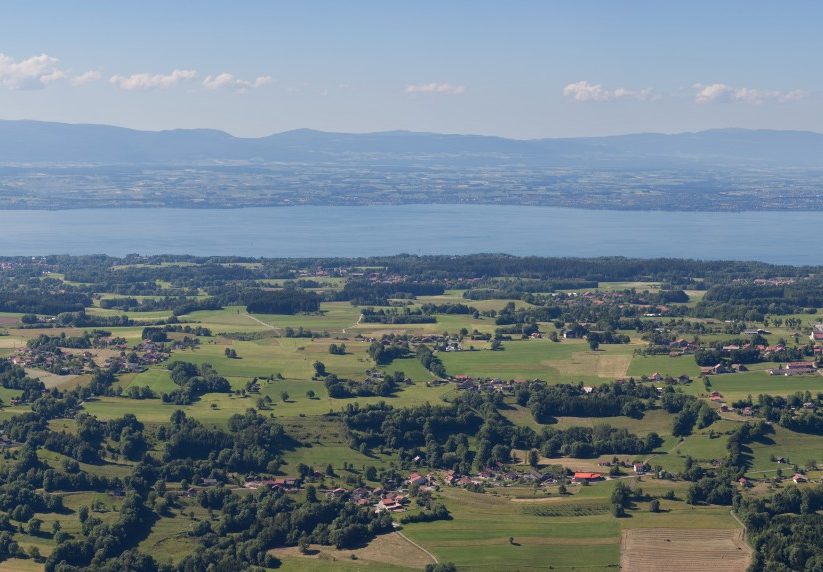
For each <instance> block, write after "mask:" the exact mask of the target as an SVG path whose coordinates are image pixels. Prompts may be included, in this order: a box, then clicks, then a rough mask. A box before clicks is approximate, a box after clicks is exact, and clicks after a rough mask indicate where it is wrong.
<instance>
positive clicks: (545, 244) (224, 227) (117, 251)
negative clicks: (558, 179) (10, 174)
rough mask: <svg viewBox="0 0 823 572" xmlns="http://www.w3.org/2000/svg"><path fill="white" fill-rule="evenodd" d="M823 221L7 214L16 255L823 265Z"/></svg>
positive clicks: (393, 209)
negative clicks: (614, 258)
mask: <svg viewBox="0 0 823 572" xmlns="http://www.w3.org/2000/svg"><path fill="white" fill-rule="evenodd" d="M819 225H820V213H815V212H774V211H769V212H762V211H761V212H743V213H728V212H661V211H598V210H582V209H567V208H555V207H531V206H494V205H403V206H366V207H339V206H316V207H315V206H301V207H288V208H278V207H266V208H247V209H236V210H187V209H85V210H83V209H81V210H70V211H0V244H2V246H3V251H4V252H5V253H6V254H8V255H44V254H58V253H59V254H101V253H102V254H109V255H114V256H122V255H125V254H128V253H132V252H137V253H139V254H161V253H167V254H192V255H204V256H206V255H242V256H267V257H314V256H317V257H322V256H368V255H390V254H397V253H401V252H406V253H411V254H469V253H477V252H505V253H509V254H516V255H539V256H607V255H620V256H627V257H645V258H649V257H681V258H698V259H723V260H761V261H765V262H773V263H785V264H823V248H821V247H820V245H819V244H816V243H815V241H814V239H813V237H814V236H815V234H816V232H817V230H818V228H819Z"/></svg>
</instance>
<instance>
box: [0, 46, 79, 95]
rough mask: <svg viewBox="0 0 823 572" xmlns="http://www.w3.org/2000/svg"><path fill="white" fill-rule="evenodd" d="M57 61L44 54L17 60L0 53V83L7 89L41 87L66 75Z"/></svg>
mask: <svg viewBox="0 0 823 572" xmlns="http://www.w3.org/2000/svg"><path fill="white" fill-rule="evenodd" d="M58 63H59V60H58V59H57V58H53V57H51V56H48V55H46V54H40V55H39V56H32V57H30V58H28V59H25V60H20V61H19V62H18V61H15V60H14V58H12V57H11V56H7V55H6V54H2V53H0V85H2V86H3V87H7V88H8V89H42V88H44V87H46V86H47V85H48V84H50V83H52V82H54V81H57V80H59V79H63V78H64V77H65V76H66V73H65V72H64V71H63V70H62V69H60V66H59V65H58Z"/></svg>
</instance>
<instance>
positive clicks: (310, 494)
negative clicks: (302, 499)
mask: <svg viewBox="0 0 823 572" xmlns="http://www.w3.org/2000/svg"><path fill="white" fill-rule="evenodd" d="M306 502H317V487H315V486H314V485H308V486H306Z"/></svg>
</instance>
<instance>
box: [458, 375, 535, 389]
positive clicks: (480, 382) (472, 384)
mask: <svg viewBox="0 0 823 572" xmlns="http://www.w3.org/2000/svg"><path fill="white" fill-rule="evenodd" d="M451 379H452V381H454V382H455V383H457V389H462V390H464V391H496V392H498V393H508V392H511V391H513V390H514V388H515V387H516V386H517V385H518V384H521V383H525V382H526V380H525V379H509V380H503V379H500V378H497V377H482V378H475V377H472V376H470V375H464V374H460V375H453V376H452V377H451Z"/></svg>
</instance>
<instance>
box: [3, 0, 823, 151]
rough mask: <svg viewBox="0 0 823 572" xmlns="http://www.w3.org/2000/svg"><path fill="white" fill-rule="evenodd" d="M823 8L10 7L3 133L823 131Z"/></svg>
mask: <svg viewBox="0 0 823 572" xmlns="http://www.w3.org/2000/svg"><path fill="white" fill-rule="evenodd" d="M821 22H823V2H816V1H813V0H805V1H800V0H797V1H794V0H786V1H784V2H773V1H768V2H767V1H758V0H747V1H737V0H724V1H722V2H719V1H717V0H713V1H702V0H690V1H689V2H665V1H661V0H656V1H654V2H646V1H631V0H625V1H615V0H602V1H583V0H570V1H565V0H552V1H517V0H507V1H506V2H500V1H497V2H486V1H483V0H471V1H468V0H467V1H461V0H452V1H448V2H446V1H443V0H438V1H426V0H414V1H409V2H399V1H392V0H388V1H387V0H382V1H374V2H372V1H358V0H350V1H345V2H343V1H340V0H337V1H313V0H304V1H296V0H295V1H291V2H280V1H276V0H269V1H265V2H262V1H261V2H255V1H251V0H233V1H231V2H229V1H224V2H216V1H208V0H200V1H197V2H195V1H184V0H176V1H174V2H169V1H168V0H166V1H162V2H158V1H152V0H149V1H146V0H141V1H140V2H118V1H77V2H68V1H65V0H61V1H59V2H58V1H54V2H47V1H34V0H28V1H22V0H6V1H5V2H3V4H2V5H0V119H36V120H43V121H60V122H69V123H107V124H112V125H121V126H125V127H131V128H136V129H147V130H159V129H174V128H214V129H221V130H224V131H227V132H229V133H232V134H234V135H237V136H242V137H257V136H263V135H268V134H270V133H275V132H281V131H286V130H290V129H297V128H312V129H320V130H325V131H343V132H370V131H386V130H395V129H404V130H412V131H433V132H444V133H477V134H487V135H500V136H504V137H514V138H541V137H571V136H590V135H609V134H618V133H633V132H648V131H654V132H681V131H698V130H703V129H710V128H720V127H746V128H768V129H805V130H813V131H823V74H821V73H820V71H821V63H820V54H823V34H821V33H820V31H819V30H820V25H821Z"/></svg>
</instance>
